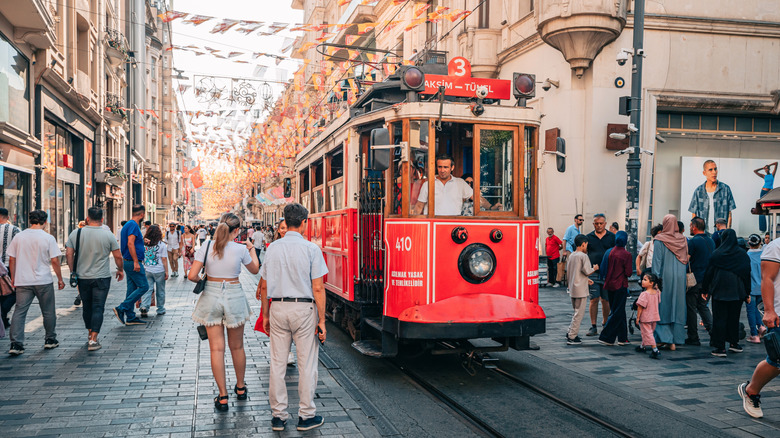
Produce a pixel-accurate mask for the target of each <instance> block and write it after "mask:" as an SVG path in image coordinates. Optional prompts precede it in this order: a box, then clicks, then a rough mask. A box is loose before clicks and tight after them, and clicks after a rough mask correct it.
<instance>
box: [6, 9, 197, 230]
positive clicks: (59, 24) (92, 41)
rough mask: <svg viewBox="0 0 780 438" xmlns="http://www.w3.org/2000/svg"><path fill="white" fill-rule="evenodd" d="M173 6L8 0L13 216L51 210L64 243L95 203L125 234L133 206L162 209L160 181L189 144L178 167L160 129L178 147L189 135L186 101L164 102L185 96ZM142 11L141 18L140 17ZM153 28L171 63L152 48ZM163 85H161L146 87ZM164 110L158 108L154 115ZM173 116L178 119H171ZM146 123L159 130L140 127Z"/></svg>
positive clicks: (19, 220)
mask: <svg viewBox="0 0 780 438" xmlns="http://www.w3.org/2000/svg"><path fill="white" fill-rule="evenodd" d="M165 7H166V6H165V5H164V4H163V3H162V2H154V3H152V2H151V1H149V0H57V1H55V0H20V1H17V2H0V205H1V206H3V207H6V208H8V209H9V212H10V214H11V218H10V219H11V221H12V222H13V223H15V224H17V225H19V226H21V227H22V228H25V227H26V226H27V213H29V211H31V210H32V209H36V208H39V209H43V210H45V211H47V212H48V213H49V216H50V225H49V232H50V233H51V234H53V235H54V236H55V238H56V239H57V241H58V242H59V243H60V245H64V243H65V240H66V238H67V236H68V234H69V233H70V231H72V230H73V229H75V228H76V227H77V225H78V223H79V221H81V220H83V219H84V218H85V216H86V210H87V209H88V208H89V207H91V206H93V205H97V206H101V207H103V208H104V210H105V223H106V224H107V225H108V226H109V227H110V228H111V229H112V230H114V231H117V230H118V227H119V226H120V222H121V221H123V220H126V219H128V218H129V217H130V206H131V205H132V204H134V203H145V204H146V205H147V206H148V207H151V208H150V209H151V210H152V211H155V210H156V205H157V204H158V203H164V202H162V201H161V200H158V198H157V197H156V196H157V192H156V190H157V187H158V185H159V184H160V181H161V180H164V178H165V177H166V175H167V177H168V178H173V172H174V169H176V168H177V167H176V164H175V163H174V162H173V157H178V159H179V161H181V159H183V157H184V156H185V154H186V153H187V152H188V151H187V150H186V149H185V148H182V149H181V151H182V152H181V153H179V154H178V155H175V154H174V152H173V151H174V149H173V148H172V147H171V148H169V149H168V153H170V154H171V155H170V157H171V159H170V160H168V161H167V163H168V165H167V166H166V165H165V164H164V163H165V162H166V161H164V159H163V154H164V153H165V150H164V149H163V148H162V147H160V146H159V144H160V143H159V141H160V137H163V138H165V139H166V141H165V142H163V145H165V144H168V145H173V144H180V143H181V142H182V138H183V136H184V134H183V133H184V129H183V128H184V123H183V119H182V118H181V117H180V114H179V113H177V111H178V108H177V106H176V100H175V98H174V99H172V100H170V99H169V100H168V101H167V103H164V102H163V101H162V100H158V99H161V98H163V97H165V96H169V97H171V98H172V97H173V92H172V88H171V87H172V85H171V79H170V70H165V68H164V66H168V67H171V65H172V61H171V60H170V59H168V60H167V61H161V59H163V55H161V54H162V53H163V44H165V43H169V42H170V28H169V27H168V26H167V25H166V26H160V19H159V18H158V17H157V14H158V13H159V12H158V11H159V10H161V9H162V8H165ZM138 11H143V12H144V14H143V15H141V17H142V19H141V20H130V19H129V18H128V17H130V16H133V15H135V16H137V12H138ZM139 21H140V23H139ZM139 28H140V30H141V31H142V32H143V37H144V38H143V39H140V40H139V39H138V38H137V36H138V33H139ZM147 29H149V30H150V33H151V34H152V35H149V38H150V40H151V39H152V36H155V38H156V41H155V44H152V46H153V47H152V48H151V49H150V50H149V52H150V55H149V56H150V57H152V56H154V54H155V53H156V54H157V55H156V58H157V59H156V61H157V63H158V65H159V67H158V66H155V68H152V67H151V66H152V65H155V64H153V63H151V62H150V61H151V59H146V58H143V57H142V56H141V55H145V54H146V46H145V45H144V44H145V43H146V37H147ZM127 35H130V36H132V37H135V38H127V37H126V36H127ZM163 35H166V36H163ZM139 41H141V43H140V44H139ZM139 47H140V49H139ZM155 50H156V52H155ZM168 53H169V52H168ZM142 72H143V74H141V73H142ZM147 74H148V75H149V76H146V75H147ZM165 75H167V76H165ZM164 76H165V77H164ZM152 82H153V83H155V84H157V85H159V87H158V88H157V89H156V90H151V89H150V88H151V87H146V86H145V84H146V83H152ZM134 93H135V94H134ZM146 93H149V95H148V96H146ZM138 95H143V96H144V97H143V101H141V100H139V99H138V98H137V97H136V96H138ZM152 97H154V99H155V100H153V99H152ZM164 105H165V110H167V111H169V112H165V111H163V106H164ZM155 108H156V109H157V110H156V111H153V112H154V113H156V114H155V115H152V116H149V115H148V114H149V111H145V110H147V109H155ZM139 110H141V111H139ZM163 114H164V118H161V117H160V116H161V115H163ZM142 117H145V118H146V120H144V119H143V118H142ZM150 117H151V119H153V120H150ZM166 120H171V121H174V120H175V121H176V122H175V123H169V124H168V125H167V127H166V124H165V123H164V122H165V121H166ZM147 125H148V126H147ZM147 128H151V129H147ZM145 129H146V131H147V133H148V134H149V135H148V136H143V137H142V136H139V135H135V134H134V132H136V131H144V130H145ZM155 147H157V148H156V149H154V148H155ZM152 152H153V153H152ZM161 163H163V164H161ZM179 169H180V167H179ZM147 171H148V173H147ZM167 215H168V213H167V211H166V212H165V213H164V214H163V215H162V216H159V215H158V216H155V217H153V218H152V220H155V221H160V222H164V221H165V220H166V219H167V218H166V216H167Z"/></svg>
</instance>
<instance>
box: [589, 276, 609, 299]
mask: <svg viewBox="0 0 780 438" xmlns="http://www.w3.org/2000/svg"><path fill="white" fill-rule="evenodd" d="M588 278H590V279H591V280H593V284H591V285H590V286H588V295H589V297H590V299H591V300H595V299H597V298H601V299H603V300H609V293H607V290H606V289H604V282H603V281H601V280H599V274H597V273H596V274H592V275H591V276H589V277H588Z"/></svg>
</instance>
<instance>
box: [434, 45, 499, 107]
mask: <svg viewBox="0 0 780 438" xmlns="http://www.w3.org/2000/svg"><path fill="white" fill-rule="evenodd" d="M441 86H444V95H445V96H457V97H476V93H477V88H479V87H481V86H485V87H487V90H488V93H487V96H486V97H485V98H486V99H504V100H507V99H511V96H512V81H510V80H505V79H486V78H474V77H471V63H470V62H469V61H468V59H466V58H464V57H462V56H458V57H456V58H452V60H450V62H449V64H447V76H442V75H430V74H427V75H425V90H424V91H421V92H420V94H436V93H438V92H439V87H441Z"/></svg>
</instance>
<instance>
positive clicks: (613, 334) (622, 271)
mask: <svg viewBox="0 0 780 438" xmlns="http://www.w3.org/2000/svg"><path fill="white" fill-rule="evenodd" d="M627 242H628V234H626V232H625V231H618V232H617V234H615V246H614V247H612V248H610V249H608V250H607V252H606V253H604V258H602V259H601V264H600V265H599V277H601V279H602V280H603V281H604V289H606V290H607V293H608V294H609V309H610V314H609V318H608V319H607V324H606V325H605V326H604V329H602V330H601V335H600V336H599V343H600V344H603V345H614V344H615V340H616V339H617V343H618V345H626V344H628V343H629V342H628V328H627V326H626V298H627V297H628V277H630V276H631V272H632V269H631V253H629V252H628V251H626V243H627Z"/></svg>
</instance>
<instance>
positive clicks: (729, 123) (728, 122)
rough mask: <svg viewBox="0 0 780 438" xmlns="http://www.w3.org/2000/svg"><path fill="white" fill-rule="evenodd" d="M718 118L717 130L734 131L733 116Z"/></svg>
mask: <svg viewBox="0 0 780 438" xmlns="http://www.w3.org/2000/svg"><path fill="white" fill-rule="evenodd" d="M718 119H719V120H718V131H734V123H735V119H736V118H735V117H726V116H721V117H719V118H718Z"/></svg>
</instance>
